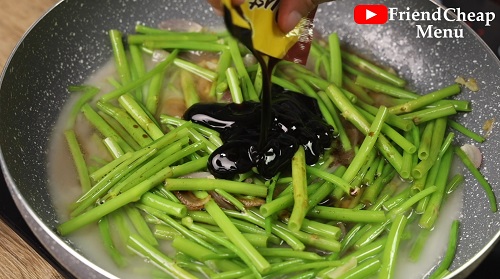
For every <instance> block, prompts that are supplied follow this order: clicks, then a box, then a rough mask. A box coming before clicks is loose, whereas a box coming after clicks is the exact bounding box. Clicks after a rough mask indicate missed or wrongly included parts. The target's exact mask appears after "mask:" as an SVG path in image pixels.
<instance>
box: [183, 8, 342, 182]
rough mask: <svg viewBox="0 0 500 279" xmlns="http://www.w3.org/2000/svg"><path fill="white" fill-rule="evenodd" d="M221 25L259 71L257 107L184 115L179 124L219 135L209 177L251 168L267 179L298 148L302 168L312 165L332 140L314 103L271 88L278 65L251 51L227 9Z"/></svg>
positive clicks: (206, 107)
mask: <svg viewBox="0 0 500 279" xmlns="http://www.w3.org/2000/svg"><path fill="white" fill-rule="evenodd" d="M234 8H235V9H236V10H237V11H238V12H239V13H240V14H241V15H242V14H243V12H242V11H241V9H240V8H239V7H234ZM242 17H243V16H242ZM243 18H244V17H243ZM224 22H225V23H226V27H227V29H228V31H229V32H230V33H231V35H232V36H234V37H235V38H237V39H238V40H239V41H240V42H241V43H243V44H244V45H245V46H246V47H247V48H248V49H249V50H250V51H252V53H253V54H254V56H255V58H256V59H257V61H258V63H259V64H260V66H261V68H262V79H263V80H262V84H263V87H262V96H261V102H260V103H259V102H248V101H247V102H244V103H242V104H234V103H232V104H195V105H193V106H191V107H190V108H189V109H188V110H187V111H186V113H185V115H184V119H186V120H191V121H193V122H195V123H198V124H202V125H204V126H207V127H210V128H212V129H214V130H216V131H218V132H219V133H220V134H221V139H222V140H223V142H224V144H223V145H222V146H221V147H219V148H218V149H217V150H215V151H214V152H213V153H212V154H211V155H210V157H209V161H208V169H209V171H210V172H211V173H212V174H213V175H214V176H215V177H218V178H226V179H230V178H232V177H233V176H234V175H236V174H239V173H245V172H248V171H250V170H251V169H252V167H256V168H257V170H258V172H259V174H261V175H262V176H264V177H265V178H271V177H273V176H274V175H276V173H278V172H280V171H282V170H283V169H285V168H287V167H288V166H289V165H290V161H291V159H292V157H293V155H294V154H295V152H296V151H297V149H298V147H299V145H302V146H304V149H305V151H306V163H307V164H309V165H311V164H314V163H316V162H317V161H318V159H319V156H320V155H321V154H322V153H323V151H324V149H325V148H328V147H330V146H331V144H332V140H333V128H332V127H331V126H329V125H327V124H326V123H325V122H324V121H323V119H322V116H321V113H320V110H319V108H318V105H317V103H316V100H314V99H313V98H310V97H307V96H304V95H301V94H298V93H295V92H290V91H285V90H283V88H280V87H278V86H272V84H271V75H272V71H273V68H274V66H275V65H276V64H277V63H278V62H279V59H277V58H273V57H267V56H266V57H267V58H268V61H267V63H266V61H265V59H264V56H265V55H263V54H262V53H260V52H258V51H256V50H255V49H254V48H253V43H252V30H249V29H245V28H241V27H238V26H235V25H233V24H232V22H233V21H232V18H231V13H230V11H229V10H228V9H227V8H226V7H224Z"/></svg>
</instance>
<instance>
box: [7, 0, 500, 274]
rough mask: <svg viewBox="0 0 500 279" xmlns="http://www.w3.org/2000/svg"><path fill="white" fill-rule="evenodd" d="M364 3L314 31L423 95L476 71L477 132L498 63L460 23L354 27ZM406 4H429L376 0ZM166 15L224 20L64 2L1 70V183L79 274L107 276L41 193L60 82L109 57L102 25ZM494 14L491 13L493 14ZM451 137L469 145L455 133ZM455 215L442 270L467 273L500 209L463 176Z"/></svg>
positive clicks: (138, 4) (201, 13) (330, 7)
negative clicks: (421, 33)
mask: <svg viewBox="0 0 500 279" xmlns="http://www.w3.org/2000/svg"><path fill="white" fill-rule="evenodd" d="M362 2H364V1H354V0H349V1H347V0H346V1H341V0H339V1H336V2H330V3H326V4H322V5H321V7H320V8H319V10H318V12H317V15H316V29H318V30H319V31H320V32H322V33H325V34H328V33H330V32H332V31H336V32H337V33H338V34H339V37H340V39H341V41H342V42H343V45H344V47H346V48H350V49H353V50H354V51H356V52H358V53H360V54H362V55H365V56H367V57H369V58H371V59H373V60H374V61H376V62H379V63H381V64H382V65H386V66H391V67H393V68H394V69H395V70H396V71H397V72H398V73H399V74H401V75H402V76H403V77H404V78H406V79H407V80H409V87H410V88H411V89H412V90H415V91H416V92H421V93H427V92H430V91H433V90H436V89H439V88H441V87H444V86H446V85H448V84H450V83H452V82H453V80H454V79H455V78H456V77H457V76H464V77H474V78H476V79H477V81H478V84H479V87H480V90H479V91H478V92H470V91H467V90H464V93H462V94H460V95H459V96H458V97H457V98H460V99H469V100H471V101H472V106H473V111H472V112H470V113H467V114H465V115H462V116H459V117H457V119H456V120H457V121H459V122H460V123H462V124H464V125H465V126H467V127H468V128H470V129H471V130H473V131H475V132H478V133H484V131H483V130H482V127H483V123H484V122H485V121H486V120H489V119H494V118H495V117H496V116H497V115H498V108H499V104H500V62H499V61H498V59H497V58H496V57H495V56H494V54H493V53H492V52H491V51H490V50H489V49H488V47H487V46H486V45H485V44H484V43H483V42H482V41H481V40H480V39H479V37H478V36H476V35H475V34H474V32H473V31H472V30H470V29H469V28H468V27H467V26H466V25H465V24H463V23H461V22H456V21H455V22H449V21H439V22H420V23H418V24H423V25H424V26H425V25H428V24H432V25H434V26H437V27H439V28H448V29H455V28H459V29H463V30H464V38H458V39H455V38H447V39H444V38H441V39H439V38H417V33H416V32H417V31H416V26H415V25H416V23H415V22H411V21H389V22H388V23H387V24H383V25H356V24H355V23H354V21H353V8H354V6H355V5H357V4H360V3H362ZM377 3H378V4H385V5H387V6H389V7H398V8H399V10H404V9H406V7H408V8H409V10H410V11H414V10H416V11H435V9H436V7H437V6H436V4H434V3H433V2H429V1H412V0H402V1H377ZM166 18H184V19H187V20H192V21H195V22H199V23H202V24H204V25H208V26H222V19H221V18H219V17H217V16H216V15H215V14H214V13H213V11H212V10H211V9H210V7H209V6H208V4H207V3H206V2H205V1H203V0H199V1H193V0H190V1H187V0H185V1H181V0H169V1H161V0H141V1H136V0H113V1H111V0H85V1H83V0H69V1H63V2H60V3H59V4H58V5H56V6H55V7H54V8H53V9H52V10H51V11H50V12H48V13H47V14H46V15H45V16H44V17H42V18H41V19H40V20H39V21H38V23H37V24H35V25H34V26H33V27H32V29H31V30H29V31H28V32H27V34H26V35H25V37H24V38H23V39H22V41H21V42H20V43H19V45H18V46H17V48H16V50H15V51H14V53H13V54H12V56H11V58H10V60H9V61H8V63H7V66H6V67H5V69H4V71H3V75H2V82H1V88H0V119H2V121H1V122H0V131H2V132H1V133H0V145H1V163H2V170H3V172H4V174H5V179H6V181H7V184H8V187H9V189H10V191H11V193H12V196H13V197H14V199H15V201H16V204H17V206H18V207H19V210H20V211H21V213H22V215H23V217H24V218H25V219H26V221H27V223H28V224H29V226H30V227H31V229H32V230H33V232H34V233H35V235H36V236H37V237H38V238H39V239H40V241H41V242H42V243H43V244H44V245H45V247H46V248H47V249H48V250H49V252H50V253H52V254H53V255H54V257H55V258H56V259H57V260H58V261H59V262H60V263H61V264H62V265H63V266H64V267H66V268H67V269H68V270H69V271H70V272H72V273H73V274H74V275H75V276H77V277H81V278H101V277H104V278H106V277H113V275H112V274H111V273H109V272H108V271H106V270H104V269H102V268H101V267H100V266H99V263H98V262H92V261H91V260H89V259H87V258H86V255H84V254H82V253H81V252H79V251H80V249H79V247H77V246H76V245H75V244H74V243H72V242H71V241H70V239H68V238H62V237H60V236H58V235H57V234H56V233H55V229H54V228H55V227H56V226H57V225H58V222H59V221H58V219H59V218H58V216H57V214H56V210H55V209H54V206H53V205H52V200H51V195H50V193H49V180H48V171H47V158H48V154H49V145H50V144H49V141H50V138H51V134H52V132H53V129H54V125H55V123H56V120H57V118H58V116H59V114H60V112H61V110H62V108H63V106H64V105H65V103H66V102H67V101H68V99H69V94H68V93H67V90H66V88H67V86H69V85H73V84H80V83H82V82H84V80H85V78H86V77H88V76H89V75H90V74H92V73H93V72H94V71H95V69H97V68H99V67H100V66H101V65H103V64H104V63H105V62H106V61H108V60H109V59H110V57H111V55H112V54H111V49H110V47H109V44H108V36H107V33H106V31H107V30H109V29H111V28H115V29H119V30H122V31H123V32H125V33H126V32H132V31H133V27H134V26H135V24H136V23H137V22H142V23H145V24H147V25H152V26H155V25H157V24H158V23H159V22H160V21H161V20H164V19H166ZM497 20H498V19H497ZM499 139H500V134H499V133H498V132H497V131H496V128H495V127H494V129H493V131H492V133H491V134H490V135H489V138H488V140H487V141H486V142H485V143H484V144H481V150H482V152H483V156H484V159H483V165H482V167H481V171H482V172H483V174H484V175H485V176H486V177H487V178H488V180H489V182H490V183H491V185H492V186H493V188H494V191H495V193H496V195H497V196H499V197H500V185H499V183H500V174H499V173H498V171H497V170H498V169H500V166H499V164H500V160H498V158H497V154H498V149H499ZM456 140H457V142H458V143H459V144H464V143H472V142H471V140H470V139H467V138H465V137H463V136H461V135H458V137H457V139H456ZM462 203H463V209H462V213H461V215H460V221H461V232H460V240H459V244H458V250H457V255H456V258H455V260H454V261H453V264H452V266H451V270H452V271H453V272H452V273H451V274H450V275H449V276H450V277H456V278H463V277H466V276H467V274H469V273H470V272H471V271H472V270H473V269H474V268H475V267H476V266H477V265H478V264H479V263H480V261H481V260H482V259H483V258H484V257H485V256H486V255H487V254H488V252H489V250H490V249H491V248H492V247H493V246H494V244H495V243H496V241H497V239H498V236H499V234H500V214H497V213H492V212H491V211H490V209H489V205H488V202H487V199H486V197H485V194H484V192H483V190H482V189H481V187H479V185H478V184H477V182H476V181H475V180H474V179H473V178H472V177H471V176H470V175H466V181H465V185H464V190H463V197H462Z"/></svg>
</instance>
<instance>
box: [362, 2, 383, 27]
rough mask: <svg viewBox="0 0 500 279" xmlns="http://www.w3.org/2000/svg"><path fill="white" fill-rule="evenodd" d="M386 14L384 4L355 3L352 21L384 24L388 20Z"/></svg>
mask: <svg viewBox="0 0 500 279" xmlns="http://www.w3.org/2000/svg"><path fill="white" fill-rule="evenodd" d="M388 14H389V13H388V9H387V7H386V6H385V5H381V4H370V5H357V6H356V7H354V22H356V23H357V24H384V23H386V22H387V20H388Z"/></svg>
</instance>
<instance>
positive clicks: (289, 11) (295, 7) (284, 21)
mask: <svg viewBox="0 0 500 279" xmlns="http://www.w3.org/2000/svg"><path fill="white" fill-rule="evenodd" d="M322 2H327V1H325V0H281V2H280V6H279V10H278V26H279V28H280V29H281V31H283V32H284V33H288V32H290V31H291V30H292V29H293V28H295V26H297V24H298V23H299V21H300V20H301V19H302V18H303V17H305V16H307V15H308V14H309V12H311V11H312V10H313V9H314V8H316V6H317V5H318V4H319V3H322Z"/></svg>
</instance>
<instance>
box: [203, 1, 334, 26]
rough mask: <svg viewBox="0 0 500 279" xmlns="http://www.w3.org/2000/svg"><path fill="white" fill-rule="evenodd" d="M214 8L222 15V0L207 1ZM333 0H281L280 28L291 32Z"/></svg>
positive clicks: (238, 2) (233, 2)
mask: <svg viewBox="0 0 500 279" xmlns="http://www.w3.org/2000/svg"><path fill="white" fill-rule="evenodd" d="M207 1H208V3H210V5H212V7H214V9H215V10H216V11H217V12H218V13H221V9H222V6H221V5H222V4H221V0H207ZM328 1H331V0H281V1H280V7H279V11H278V26H279V28H280V29H281V31H283V32H284V33H288V32H290V31H291V30H292V29H293V28H295V26H297V24H298V23H299V21H300V20H301V19H302V18H303V17H305V16H307V15H308V14H309V12H311V11H312V10H313V9H314V8H316V6H318V5H319V4H321V3H324V2H328ZM243 2H245V0H232V4H233V5H235V6H237V5H241V4H243Z"/></svg>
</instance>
